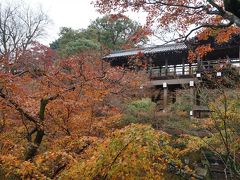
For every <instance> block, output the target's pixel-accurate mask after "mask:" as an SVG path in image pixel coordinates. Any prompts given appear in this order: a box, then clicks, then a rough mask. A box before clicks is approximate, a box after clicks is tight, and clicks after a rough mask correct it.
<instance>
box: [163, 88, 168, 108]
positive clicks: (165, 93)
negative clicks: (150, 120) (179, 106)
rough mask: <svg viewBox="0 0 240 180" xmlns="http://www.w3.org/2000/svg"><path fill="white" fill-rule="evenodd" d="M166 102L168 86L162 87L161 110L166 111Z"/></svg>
mask: <svg viewBox="0 0 240 180" xmlns="http://www.w3.org/2000/svg"><path fill="white" fill-rule="evenodd" d="M167 104H168V88H167V87H164V88H163V111H164V112H166V109H167Z"/></svg>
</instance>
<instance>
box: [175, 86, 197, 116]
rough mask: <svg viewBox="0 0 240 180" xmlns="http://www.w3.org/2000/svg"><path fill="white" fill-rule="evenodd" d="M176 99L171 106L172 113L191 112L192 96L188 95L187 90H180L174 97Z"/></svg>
mask: <svg viewBox="0 0 240 180" xmlns="http://www.w3.org/2000/svg"><path fill="white" fill-rule="evenodd" d="M176 97H177V99H176V102H175V103H174V104H172V106H171V110H172V111H173V112H176V113H178V112H189V111H191V110H192V107H193V101H192V98H193V97H192V95H191V94H190V93H189V90H180V91H178V92H177V95H176Z"/></svg>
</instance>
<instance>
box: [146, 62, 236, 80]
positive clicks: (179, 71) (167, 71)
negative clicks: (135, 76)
mask: <svg viewBox="0 0 240 180" xmlns="http://www.w3.org/2000/svg"><path fill="white" fill-rule="evenodd" d="M229 65H230V66H236V67H239V70H240V60H239V59H231V60H228V61H226V60H225V61H224V60H215V61H199V62H198V63H194V64H178V65H168V66H167V67H165V66H157V67H148V69H147V72H148V74H149V78H150V79H176V78H188V77H194V76H195V74H196V73H202V72H206V71H210V72H211V71H216V70H219V71H221V69H222V68H224V67H226V66H229Z"/></svg>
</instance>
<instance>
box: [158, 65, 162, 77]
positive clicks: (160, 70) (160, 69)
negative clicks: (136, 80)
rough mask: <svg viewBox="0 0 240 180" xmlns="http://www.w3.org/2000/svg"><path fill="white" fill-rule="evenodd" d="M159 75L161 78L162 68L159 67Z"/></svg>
mask: <svg viewBox="0 0 240 180" xmlns="http://www.w3.org/2000/svg"><path fill="white" fill-rule="evenodd" d="M159 74H160V77H161V76H162V66H159Z"/></svg>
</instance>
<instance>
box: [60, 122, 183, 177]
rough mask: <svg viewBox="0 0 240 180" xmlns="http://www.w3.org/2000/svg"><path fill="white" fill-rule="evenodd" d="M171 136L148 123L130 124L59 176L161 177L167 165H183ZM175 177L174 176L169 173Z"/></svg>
mask: <svg viewBox="0 0 240 180" xmlns="http://www.w3.org/2000/svg"><path fill="white" fill-rule="evenodd" d="M169 138H170V136H169V135H167V134H166V133H163V132H160V131H155V130H153V129H152V128H151V127H150V126H145V125H131V126H127V127H125V128H124V129H121V130H117V131H115V132H114V133H113V134H112V135H111V137H109V138H108V139H107V140H105V141H104V142H102V143H101V144H99V146H98V147H97V148H96V150H95V152H94V155H93V156H92V158H91V159H89V160H88V161H84V162H83V163H76V165H74V166H73V167H72V168H71V169H69V170H67V171H65V172H64V173H63V174H62V177H61V178H62V179H69V178H71V179H79V178H80V177H79V175H80V174H81V179H126V178H127V179H159V178H161V179H164V178H166V179H167V177H168V170H169V165H170V164H172V165H174V166H176V167H178V168H182V163H181V160H180V158H179V156H178V153H179V151H178V149H174V148H172V147H171V146H170V144H169ZM171 177H172V178H174V175H172V176H171Z"/></svg>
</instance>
